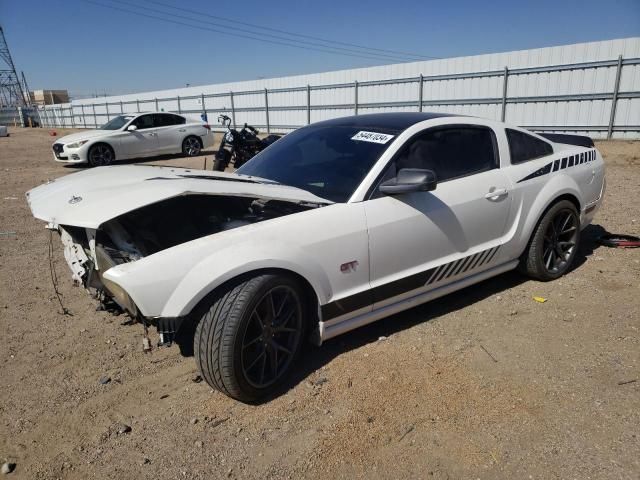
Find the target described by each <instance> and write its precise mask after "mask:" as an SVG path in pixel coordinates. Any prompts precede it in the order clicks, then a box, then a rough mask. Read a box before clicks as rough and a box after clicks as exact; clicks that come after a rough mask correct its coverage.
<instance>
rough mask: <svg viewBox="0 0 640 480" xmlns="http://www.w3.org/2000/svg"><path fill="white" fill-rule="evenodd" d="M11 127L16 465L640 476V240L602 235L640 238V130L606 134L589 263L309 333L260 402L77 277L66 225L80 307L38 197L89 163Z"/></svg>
mask: <svg viewBox="0 0 640 480" xmlns="http://www.w3.org/2000/svg"><path fill="white" fill-rule="evenodd" d="M10 132H11V137H9V138H0V172H1V173H0V193H1V195H0V231H1V232H2V233H1V235H0V332H1V333H0V338H1V339H2V341H1V343H0V372H1V373H0V462H2V461H11V462H15V463H16V469H15V471H14V472H13V473H11V474H10V475H8V476H7V478H9V477H10V478H30V479H43V478H62V479H85V478H114V479H116V478H117V479H123V478H154V479H176V478H193V479H212V478H255V479H271V478H293V479H297V478H394V479H395V478H425V479H493V478H505V479H507V478H508V479H537V478H544V479H555V478H558V479H565V478H566V479H569V478H571V479H574V478H575V479H605V478H611V479H613V478H615V479H638V478H640V332H639V330H638V329H639V328H640V288H639V279H640V250H637V249H636V250H631V249H630V250H622V249H608V248H605V247H600V246H598V244H597V243H596V242H595V238H596V237H597V235H599V234H600V233H602V232H603V231H604V230H607V231H610V232H616V233H630V234H635V235H639V234H640V202H638V200H637V198H638V197H637V195H638V193H639V192H640V142H637V143H634V142H628V141H625V142H623V141H619V142H600V143H599V144H598V148H600V149H601V151H602V152H603V154H604V156H605V159H606V161H607V165H608V170H607V180H608V190H607V196H606V201H605V205H604V207H603V209H602V210H600V212H599V213H598V215H597V216H596V219H595V224H594V225H593V226H590V227H589V228H588V229H587V230H586V231H585V232H584V234H583V241H582V245H581V249H580V252H579V255H578V261H577V265H576V268H575V269H574V270H573V271H572V272H571V273H570V274H569V275H567V276H566V277H564V278H562V279H560V280H558V281H555V282H551V283H538V282H535V281H529V280H526V279H524V278H522V277H521V276H519V275H518V274H517V273H509V274H505V275H502V276H500V277H497V278H494V279H491V280H488V281H485V282H484V283H482V284H480V285H477V286H474V287H471V288H468V289H466V290H463V291H461V292H458V293H455V294H452V295H449V296H447V297H444V298H441V299H439V300H437V301H434V302H431V303H429V304H427V305H424V306H421V307H418V308H415V309H413V310H410V311H408V312H405V313H402V314H399V315H395V316H393V317H390V318H388V319H385V320H383V321H380V322H378V323H376V324H373V325H370V326H367V327H363V328H360V329H358V330H356V331H353V332H351V333H349V334H346V335H343V336H341V337H338V338H336V339H333V340H330V341H328V342H326V343H325V345H323V346H322V347H320V348H318V347H313V346H308V347H307V348H306V350H307V351H306V352H305V355H304V357H303V359H302V360H301V363H300V365H299V366H297V367H296V371H295V375H294V378H293V380H292V381H291V382H290V389H289V390H288V391H287V392H286V393H284V394H283V395H281V396H279V397H277V398H275V399H273V400H271V401H269V402H268V403H264V404H262V405H258V406H247V405H243V404H241V403H238V402H236V401H233V400H230V399H229V398H227V397H225V396H224V395H222V394H219V393H217V392H214V391H212V389H211V388H209V387H208V386H207V385H206V384H205V383H204V382H201V383H197V382H194V381H193V380H194V376H195V375H196V367H195V363H194V360H193V358H183V357H181V356H180V354H179V352H178V349H177V348H176V347H172V348H159V349H155V350H154V351H152V352H151V353H147V354H145V353H143V352H142V342H141V340H142V329H141V327H140V326H139V325H126V324H123V323H124V322H125V320H126V318H125V317H124V316H112V315H110V314H108V313H105V312H98V311H96V310H95V307H96V304H95V303H94V302H93V301H92V300H91V299H90V298H89V296H88V295H87V294H86V293H85V292H84V291H83V290H82V289H80V288H75V287H73V286H72V283H71V279H70V274H69V272H68V269H67V266H66V264H65V262H64V258H63V256H62V248H61V245H60V241H59V239H58V238H53V248H54V261H55V269H56V271H57V273H58V277H59V285H60V286H59V288H60V291H61V293H62V295H63V301H64V304H65V306H66V307H67V308H68V309H69V310H70V312H71V315H63V314H61V309H60V306H59V305H58V303H57V300H56V297H55V295H54V291H53V288H52V284H51V278H50V270H49V262H48V254H47V249H48V244H49V234H48V232H47V231H46V230H45V229H44V225H43V224H42V222H40V221H36V220H34V219H33V218H32V217H31V214H30V212H29V209H28V206H27V204H26V201H25V198H24V193H25V191H27V190H28V189H30V188H32V187H34V186H36V185H39V184H41V183H43V182H46V181H47V179H49V178H55V177H59V176H62V175H67V174H70V173H73V172H74V171H75V170H76V169H73V168H66V167H64V166H62V165H60V164H56V163H55V162H54V161H53V159H52V155H51V152H50V145H51V143H52V141H53V140H54V139H53V138H52V137H50V136H48V132H47V131H46V130H39V129H33V130H28V129H11V130H10ZM64 133H67V132H61V131H59V134H64ZM219 135H220V134H218V136H219ZM205 157H206V158H207V159H208V165H209V166H210V165H211V159H212V152H205V154H204V155H203V156H201V157H198V158H195V159H190V160H187V159H181V158H178V157H172V158H167V157H165V158H163V159H160V160H158V159H155V160H152V161H149V162H147V163H163V164H172V165H182V166H190V167H200V166H202V165H203V164H204V159H205ZM533 296H541V297H545V298H547V299H548V300H547V302H546V303H537V302H535V301H534V300H533V299H532V297H533ZM385 337H386V338H385ZM102 377H108V378H110V379H111V380H110V381H109V382H108V383H106V384H102V383H101V382H100V379H101V378H102ZM124 425H127V426H129V427H130V429H131V430H130V431H126V430H128V429H127V428H124Z"/></svg>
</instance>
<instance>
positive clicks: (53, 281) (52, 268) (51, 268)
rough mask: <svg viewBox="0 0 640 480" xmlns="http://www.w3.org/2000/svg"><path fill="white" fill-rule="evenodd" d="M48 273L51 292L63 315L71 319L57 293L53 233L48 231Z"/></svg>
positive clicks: (70, 314)
mask: <svg viewBox="0 0 640 480" xmlns="http://www.w3.org/2000/svg"><path fill="white" fill-rule="evenodd" d="M49 271H50V272H51V284H52V285H53V291H54V292H55V293H56V297H57V298H58V303H59V304H60V308H61V309H62V314H63V315H69V316H71V317H73V313H71V311H69V310H68V309H67V308H65V306H64V305H63V304H62V294H61V293H60V292H59V291H58V275H57V274H56V268H55V264H54V263H53V232H52V231H51V230H49Z"/></svg>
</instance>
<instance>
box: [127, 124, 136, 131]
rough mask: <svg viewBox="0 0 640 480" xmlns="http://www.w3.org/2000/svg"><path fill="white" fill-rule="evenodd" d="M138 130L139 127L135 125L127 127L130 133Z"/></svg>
mask: <svg viewBox="0 0 640 480" xmlns="http://www.w3.org/2000/svg"><path fill="white" fill-rule="evenodd" d="M137 129H138V127H136V126H135V125H129V126H128V127H127V131H129V132H135V131H136V130H137Z"/></svg>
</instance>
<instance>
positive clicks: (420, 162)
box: [395, 125, 498, 182]
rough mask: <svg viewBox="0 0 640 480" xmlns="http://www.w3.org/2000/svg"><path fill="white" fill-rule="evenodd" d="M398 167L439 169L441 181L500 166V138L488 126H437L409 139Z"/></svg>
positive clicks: (399, 156) (397, 164)
mask: <svg viewBox="0 0 640 480" xmlns="http://www.w3.org/2000/svg"><path fill="white" fill-rule="evenodd" d="M395 162H396V169H397V170H400V169H402V168H422V169H426V170H432V171H433V172H435V174H436V177H437V178H438V182H445V181H447V180H452V179H454V178H460V177H466V176H467V175H473V174H476V173H480V172H484V171H487V170H491V169H493V168H498V155H497V148H496V140H495V135H494V133H493V131H492V130H491V129H490V128H487V127H481V126H473V125H464V126H455V127H443V128H441V127H436V128H431V129H429V130H427V131H426V132H424V133H422V134H419V135H417V136H416V137H414V138H413V139H411V140H409V142H407V144H406V145H405V146H404V148H403V149H402V150H401V151H400V154H399V155H398V157H397V158H396V160H395Z"/></svg>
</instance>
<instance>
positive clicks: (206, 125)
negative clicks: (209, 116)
mask: <svg viewBox="0 0 640 480" xmlns="http://www.w3.org/2000/svg"><path fill="white" fill-rule="evenodd" d="M202 126H203V127H204V128H206V129H207V130H209V131H211V126H210V125H209V124H208V123H205V124H204V125H202Z"/></svg>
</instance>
